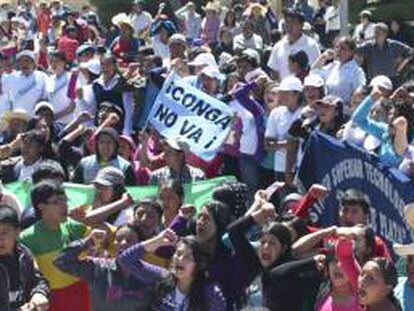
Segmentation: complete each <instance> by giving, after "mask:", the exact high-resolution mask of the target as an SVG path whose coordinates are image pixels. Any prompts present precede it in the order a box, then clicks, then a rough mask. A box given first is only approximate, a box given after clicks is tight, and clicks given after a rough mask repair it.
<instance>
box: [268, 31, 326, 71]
mask: <svg viewBox="0 0 414 311" xmlns="http://www.w3.org/2000/svg"><path fill="white" fill-rule="evenodd" d="M299 51H304V52H305V53H306V54H307V55H308V58H309V64H312V63H314V62H315V60H316V59H317V58H318V56H319V55H320V54H321V51H320V49H319V45H318V43H317V42H316V41H315V40H314V39H312V38H310V37H308V36H306V35H302V36H301V37H300V38H299V39H298V40H297V41H296V42H294V43H292V44H291V43H289V41H288V39H287V36H284V37H283V38H282V40H280V41H279V42H278V43H276V44H275V46H274V47H273V49H272V53H271V54H270V57H269V61H268V63H267V65H268V66H269V67H270V68H271V69H272V70H274V71H278V72H279V74H280V78H281V79H283V78H285V77H287V76H289V75H290V72H289V67H288V63H289V55H291V54H293V53H296V52H299Z"/></svg>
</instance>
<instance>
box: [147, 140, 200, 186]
mask: <svg viewBox="0 0 414 311" xmlns="http://www.w3.org/2000/svg"><path fill="white" fill-rule="evenodd" d="M188 152H189V146H188V144H187V143H186V142H185V141H184V140H183V139H182V137H176V138H175V139H169V140H167V141H166V142H165V145H164V154H165V162H166V166H165V167H162V168H160V169H158V170H155V171H153V172H152V174H151V177H150V183H151V184H160V183H162V182H168V181H169V180H171V179H172V180H177V181H179V182H180V183H190V182H192V181H196V180H201V179H204V173H203V172H202V171H201V170H200V169H198V168H195V167H192V166H190V165H188V164H186V159H185V156H186V153H188Z"/></svg>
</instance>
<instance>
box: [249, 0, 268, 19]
mask: <svg viewBox="0 0 414 311" xmlns="http://www.w3.org/2000/svg"><path fill="white" fill-rule="evenodd" d="M266 13H267V8H266V7H264V6H263V5H261V4H259V3H252V4H250V5H249V7H248V8H247V9H246V15H251V14H255V15H260V16H265V15H266Z"/></svg>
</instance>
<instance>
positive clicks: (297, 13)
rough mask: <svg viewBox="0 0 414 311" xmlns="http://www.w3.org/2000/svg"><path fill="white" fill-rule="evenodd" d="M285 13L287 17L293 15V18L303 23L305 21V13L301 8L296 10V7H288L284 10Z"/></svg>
mask: <svg viewBox="0 0 414 311" xmlns="http://www.w3.org/2000/svg"><path fill="white" fill-rule="evenodd" d="M283 15H284V17H285V19H286V18H287V17H291V18H296V19H297V20H299V22H301V23H302V24H303V23H304V22H305V16H304V15H303V13H302V12H301V11H299V10H296V9H286V10H285V11H284V12H283Z"/></svg>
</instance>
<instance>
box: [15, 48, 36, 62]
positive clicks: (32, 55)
mask: <svg viewBox="0 0 414 311" xmlns="http://www.w3.org/2000/svg"><path fill="white" fill-rule="evenodd" d="M24 56H27V57H30V58H31V59H32V60H33V61H34V62H35V61H36V56H35V53H34V52H33V51H30V50H23V51H21V52H19V53H18V54H17V56H16V59H17V60H19V59H20V58H22V57H24Z"/></svg>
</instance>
